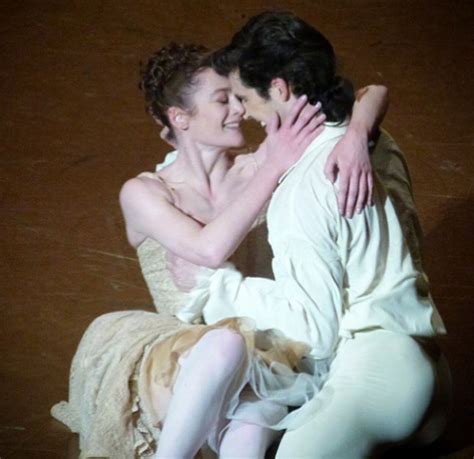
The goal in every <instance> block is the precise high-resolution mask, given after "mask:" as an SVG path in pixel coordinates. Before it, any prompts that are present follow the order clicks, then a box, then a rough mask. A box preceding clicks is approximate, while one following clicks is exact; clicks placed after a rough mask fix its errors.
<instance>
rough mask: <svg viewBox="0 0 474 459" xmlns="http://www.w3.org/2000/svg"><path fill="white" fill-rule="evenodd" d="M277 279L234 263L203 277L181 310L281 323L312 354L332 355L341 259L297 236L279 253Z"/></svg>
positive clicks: (260, 324) (211, 319)
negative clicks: (239, 268)
mask: <svg viewBox="0 0 474 459" xmlns="http://www.w3.org/2000/svg"><path fill="white" fill-rule="evenodd" d="M273 264H274V270H275V278H276V280H269V279H262V278H253V277H247V278H245V277H243V276H242V274H241V273H240V272H239V271H237V270H236V269H235V268H234V267H233V266H231V265H230V264H229V265H227V266H226V267H224V268H221V269H218V270H215V271H214V272H211V271H210V270H208V271H206V274H205V275H204V276H203V277H201V279H200V282H199V286H198V288H197V289H196V290H195V291H194V292H193V293H192V295H193V296H194V298H193V299H192V300H191V301H190V303H189V304H192V305H193V306H194V315H192V314H191V315H189V313H190V311H189V308H188V317H186V315H185V314H186V312H185V311H186V308H184V310H183V311H182V313H181V315H180V316H178V317H180V318H181V319H183V320H187V321H191V320H192V319H193V318H196V317H197V316H198V315H199V314H201V313H202V315H203V317H204V320H205V322H206V323H210V324H211V323H215V322H218V321H219V320H221V319H225V318H229V317H236V316H239V317H250V318H252V319H253V320H254V321H255V323H256V326H257V328H259V329H268V328H276V329H278V330H280V331H282V332H283V333H284V334H285V335H286V336H287V337H288V338H291V339H294V340H296V341H303V342H305V343H307V344H309V345H310V346H311V348H312V351H311V355H312V356H313V357H315V358H318V359H322V358H326V357H328V356H330V355H331V353H332V351H333V349H334V347H335V345H336V342H337V339H338V331H339V322H340V318H341V315H342V307H341V303H342V299H341V290H342V287H341V286H342V277H343V270H342V265H341V263H340V261H339V260H338V259H337V258H335V257H331V256H327V254H326V255H322V254H320V253H319V252H318V251H317V250H316V249H315V248H314V247H312V246H311V245H310V244H309V243H308V242H306V241H304V240H292V241H290V243H289V244H288V246H287V247H286V250H285V253H284V254H282V256H281V257H280V258H278V259H274V263H273Z"/></svg>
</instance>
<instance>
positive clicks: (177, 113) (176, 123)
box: [167, 107, 189, 131]
mask: <svg viewBox="0 0 474 459" xmlns="http://www.w3.org/2000/svg"><path fill="white" fill-rule="evenodd" d="M167 114H168V119H169V120H170V124H171V126H173V128H175V129H178V130H180V131H186V130H187V129H188V127H189V114H188V113H187V112H186V111H185V110H183V109H182V108H179V107H170V108H168V112H167Z"/></svg>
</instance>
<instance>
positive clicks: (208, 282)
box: [182, 13, 448, 459]
mask: <svg viewBox="0 0 474 459" xmlns="http://www.w3.org/2000/svg"><path fill="white" fill-rule="evenodd" d="M216 66H217V68H218V70H219V69H220V71H221V73H223V74H229V75H230V78H231V80H232V84H233V89H234V92H235V94H237V95H238V96H239V97H240V99H241V100H242V103H243V105H244V107H245V109H246V114H247V116H250V117H253V118H255V119H256V120H257V121H260V122H262V123H265V122H267V121H268V120H269V119H270V117H271V116H272V115H273V114H274V113H275V112H277V113H278V114H279V116H280V118H281V119H285V117H286V115H287V114H288V112H289V110H290V108H291V106H292V104H293V103H294V101H295V99H296V97H298V96H300V95H302V94H306V95H307V96H308V97H309V100H310V102H313V103H314V102H316V101H317V100H319V101H321V102H322V104H323V111H324V112H325V114H326V116H327V119H328V121H330V123H329V124H328V125H327V126H326V129H325V131H324V132H323V133H322V134H321V135H320V136H319V137H318V138H317V139H315V141H314V142H313V143H312V145H311V146H310V147H309V148H308V149H307V151H306V153H305V154H304V155H303V157H302V158H301V160H300V161H299V162H298V163H297V164H296V165H295V166H294V167H293V168H291V169H290V171H288V172H287V173H286V174H284V176H283V177H282V178H281V180H280V185H279V187H278V188H277V190H276V191H275V193H274V195H273V197H272V200H271V203H270V206H269V210H268V216H267V221H268V230H269V241H270V244H271V246H272V250H273V254H274V259H273V270H274V276H275V280H268V279H259V278H243V277H242V275H241V274H240V273H239V272H238V271H236V270H235V269H233V268H229V267H226V268H222V269H218V270H215V271H207V274H204V273H202V275H201V276H200V281H199V284H198V286H197V287H198V288H197V289H195V290H194V292H195V294H196V295H199V296H200V297H201V299H202V302H201V305H200V308H199V309H197V308H196V307H195V308H193V310H187V311H186V310H184V311H183V313H182V318H183V319H186V320H192V319H193V318H194V317H196V316H198V315H199V314H202V315H203V317H204V320H205V321H206V323H214V322H217V321H218V320H221V319H223V318H225V317H233V316H249V317H252V318H253V319H254V320H255V322H256V324H257V327H258V328H261V329H265V328H277V329H279V330H281V331H282V332H284V333H285V334H286V335H287V336H288V337H290V338H292V339H295V340H299V341H304V342H306V343H308V344H309V345H310V346H311V349H312V351H311V357H312V358H314V359H315V362H316V365H318V360H323V359H324V360H326V361H327V360H329V362H330V369H329V373H328V375H327V381H326V383H325V385H324V386H323V388H322V389H321V391H320V392H319V393H318V394H317V396H316V397H315V398H314V399H313V400H312V401H311V402H310V405H311V406H310V407H309V409H307V410H306V413H307V412H308V411H309V412H310V414H307V415H306V418H305V419H304V420H300V423H301V424H302V425H299V426H297V427H296V428H295V429H294V430H289V431H288V432H287V433H286V434H285V435H284V437H283V439H282V442H281V445H280V448H279V450H278V454H277V457H281V458H283V457H285V458H290V457H291V458H294V457H308V458H319V457H321V458H322V457H326V458H328V457H329V458H338V459H343V458H351V459H353V458H362V457H367V456H372V455H374V454H375V452H376V451H378V450H379V448H381V447H383V446H385V445H389V444H395V443H397V444H398V443H400V442H405V441H408V440H414V439H416V440H419V441H422V442H429V441H433V440H434V439H435V438H436V437H437V436H438V435H439V434H440V433H441V431H442V429H443V428H444V424H445V414H446V412H445V408H446V405H445V404H443V401H442V399H443V396H444V395H445V394H447V392H448V391H447V390H445V391H444V392H443V384H445V389H447V366H446V363H445V361H444V360H443V358H442V357H440V354H439V352H437V351H436V346H435V345H434V342H433V340H432V338H433V337H434V336H435V335H437V334H440V333H444V332H445V329H444V326H443V323H442V320H441V318H440V316H439V314H438V312H437V310H436V307H435V306H434V304H433V302H432V300H431V297H430V295H429V290H428V284H427V279H426V276H425V274H424V273H423V271H422V269H421V266H420V264H419V256H418V251H417V248H418V246H417V238H416V234H415V233H414V231H412V230H413V229H416V228H417V221H416V214H415V212H414V206H413V202H412V199H411V192H410V186H409V179H408V175H407V173H406V170H405V169H404V167H403V162H401V161H400V156H398V157H397V158H396V159H395V160H394V161H392V162H395V163H396V165H397V166H398V167H397V168H396V169H394V170H386V171H384V172H382V175H384V176H385V177H386V178H388V180H387V181H385V180H384V181H383V182H384V183H383V184H382V183H380V182H377V183H376V190H375V194H374V200H375V205H374V206H372V207H367V208H365V209H364V210H363V211H362V212H361V213H360V214H358V215H356V216H355V217H354V218H353V219H351V220H349V219H345V218H344V217H342V216H341V215H340V213H339V212H338V206H337V201H336V197H335V193H334V188H333V185H332V184H331V183H330V182H329V181H328V180H327V179H326V177H325V175H324V164H325V161H326V159H327V157H328V155H329V153H330V152H331V150H332V149H333V147H334V146H335V144H336V143H337V142H338V140H340V139H341V137H342V136H343V135H344V133H345V132H346V128H347V119H348V118H349V117H350V112H351V107H352V103H353V100H354V99H353V93H352V87H351V85H350V84H349V83H348V82H347V81H345V80H343V79H342V78H340V77H337V76H336V73H335V56H334V52H333V49H332V46H331V44H330V43H329V42H328V41H327V39H326V38H325V37H323V36H322V35H321V34H320V33H319V32H318V31H317V30H316V29H314V28H313V27H311V26H309V25H308V24H306V23H305V22H304V21H302V20H301V19H299V18H297V17H295V16H293V15H291V14H286V13H263V14H261V15H259V16H256V17H255V18H252V19H251V20H250V21H249V22H248V23H247V25H246V26H244V27H243V29H242V30H241V31H240V32H238V33H237V34H236V35H235V36H234V38H233V40H232V42H231V44H230V45H229V46H228V47H226V48H225V49H224V50H222V52H221V53H220V56H219V57H218V58H217V59H216ZM379 142H380V143H381V144H383V143H384V144H385V145H389V146H391V147H392V148H393V144H390V142H391V141H390V139H389V138H387V137H386V136H382V139H380V140H379ZM392 165H393V164H392ZM382 178H383V177H382ZM395 195H396V196H395ZM395 197H396V198H397V199H396V200H395ZM395 204H396V205H397V207H395ZM401 211H403V212H401ZM404 231H405V233H406V234H407V235H408V239H407V235H404ZM410 242H411V243H410ZM203 291H205V294H203ZM196 304H197V303H196V301H194V305H196ZM442 371H444V374H443V373H442ZM307 408H308V407H307ZM303 421H304V422H303Z"/></svg>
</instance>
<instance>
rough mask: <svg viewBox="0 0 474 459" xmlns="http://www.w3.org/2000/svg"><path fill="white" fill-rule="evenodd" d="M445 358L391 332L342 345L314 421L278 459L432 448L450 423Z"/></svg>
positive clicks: (290, 434)
mask: <svg viewBox="0 0 474 459" xmlns="http://www.w3.org/2000/svg"><path fill="white" fill-rule="evenodd" d="M450 396H451V381H450V374H449V368H448V366H447V363H446V360H445V359H444V357H441V358H440V359H438V360H437V361H435V359H433V358H432V357H430V356H429V355H428V354H427V353H426V352H425V351H424V350H423V348H422V347H421V346H420V344H418V343H417V342H416V341H415V340H414V339H412V338H411V337H409V336H406V335H402V334H397V333H393V332H390V331H386V330H372V331H368V332H360V333H356V334H355V336H354V338H353V339H343V340H342V341H341V343H340V344H339V346H338V349H337V352H336V356H335V359H334V361H333V362H332V364H331V369H330V373H329V378H328V380H327V382H326V383H325V385H324V386H323V388H322V389H321V391H320V392H319V393H318V394H317V396H316V397H315V399H314V400H312V401H311V402H309V403H312V404H314V416H313V417H312V418H311V420H310V421H308V422H307V423H305V424H304V425H303V426H301V427H299V428H297V429H295V430H292V431H287V432H286V433H285V435H284V436H283V439H282V441H281V444H280V447H279V449H278V453H277V459H283V458H291V459H297V458H311V459H318V458H321V459H322V458H327V459H336V458H337V459H345V458H347V459H349V458H350V459H358V458H365V457H373V456H374V454H375V453H376V452H377V451H378V450H379V449H380V448H381V447H383V446H384V445H390V444H391V445H393V444H397V443H403V442H407V441H413V442H417V443H429V442H431V441H433V440H435V439H436V438H437V437H438V436H439V435H440V433H441V432H442V430H443V429H444V427H445V424H446V417H447V412H448V410H449V405H450V401H451V398H450Z"/></svg>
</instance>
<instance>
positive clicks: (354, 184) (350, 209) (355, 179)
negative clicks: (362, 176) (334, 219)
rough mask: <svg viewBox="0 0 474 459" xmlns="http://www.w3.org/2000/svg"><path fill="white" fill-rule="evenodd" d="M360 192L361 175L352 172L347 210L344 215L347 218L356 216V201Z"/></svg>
mask: <svg viewBox="0 0 474 459" xmlns="http://www.w3.org/2000/svg"><path fill="white" fill-rule="evenodd" d="M358 193H359V175H358V174H351V175H350V179H349V188H348V191H347V198H346V210H345V213H344V215H345V216H346V217H347V218H352V217H353V216H354V209H355V203H356V200H357V196H358Z"/></svg>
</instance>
